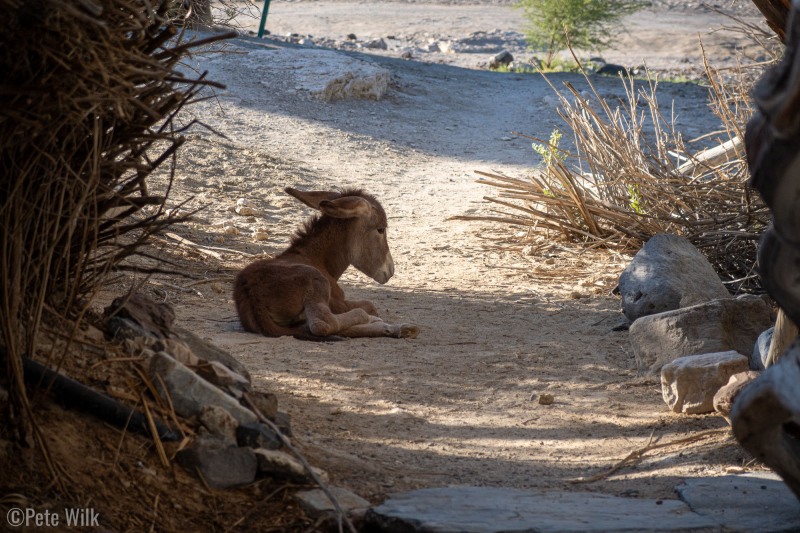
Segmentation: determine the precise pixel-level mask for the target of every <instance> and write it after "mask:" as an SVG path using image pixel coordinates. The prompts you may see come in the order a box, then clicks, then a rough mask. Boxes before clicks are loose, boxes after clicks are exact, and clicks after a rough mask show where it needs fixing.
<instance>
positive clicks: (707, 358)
mask: <svg viewBox="0 0 800 533" xmlns="http://www.w3.org/2000/svg"><path fill="white" fill-rule="evenodd" d="M617 289H618V291H619V294H620V296H621V299H622V310H623V312H624V314H625V316H626V317H627V318H628V320H630V321H631V324H630V340H631V344H632V346H633V353H634V356H635V359H636V365H637V367H638V369H639V370H640V371H641V372H643V373H649V374H660V376H661V392H662V395H663V398H664V401H665V402H666V404H667V405H668V406H669V408H670V409H671V410H672V411H674V412H676V413H684V414H701V413H711V412H714V411H715V410H716V411H717V412H719V413H720V414H722V415H723V416H725V417H726V418H727V416H728V414H729V412H730V408H731V405H732V403H733V400H734V398H735V396H736V395H737V394H738V393H739V391H741V390H742V389H743V388H744V386H746V385H747V384H748V383H749V382H750V381H752V380H753V379H755V378H756V377H758V375H759V372H760V371H761V370H763V369H764V361H765V359H766V356H767V352H768V350H769V338H770V335H771V331H772V330H771V326H772V323H773V316H772V315H773V313H772V309H771V305H770V304H769V301H768V300H767V299H766V298H762V297H760V296H755V295H751V294H743V295H740V296H736V297H734V296H732V295H731V294H730V292H729V291H728V290H727V289H726V288H725V286H724V285H723V283H722V282H721V281H720V278H719V276H718V275H717V274H716V273H715V272H714V269H713V267H712V266H711V264H710V263H709V262H708V260H706V258H705V257H704V256H703V254H701V253H700V252H699V251H698V250H697V249H696V248H695V247H694V246H693V245H692V244H691V243H689V242H688V241H687V240H685V239H683V238H682V237H679V236H676V235H670V234H659V235H655V236H654V237H652V238H651V239H650V240H649V241H648V242H647V243H646V244H645V245H644V246H643V247H642V249H641V250H640V251H639V252H638V253H637V254H636V256H635V257H634V258H633V261H632V262H631V263H630V265H628V267H627V268H626V269H625V271H624V272H623V273H622V274H621V275H620V279H619V285H618V288H617Z"/></svg>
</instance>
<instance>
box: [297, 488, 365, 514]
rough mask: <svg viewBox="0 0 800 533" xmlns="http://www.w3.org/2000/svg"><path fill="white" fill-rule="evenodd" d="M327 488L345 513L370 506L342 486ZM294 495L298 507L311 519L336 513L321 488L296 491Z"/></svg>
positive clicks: (355, 511)
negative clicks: (298, 504)
mask: <svg viewBox="0 0 800 533" xmlns="http://www.w3.org/2000/svg"><path fill="white" fill-rule="evenodd" d="M328 490H329V491H330V492H331V494H332V495H333V497H334V498H336V501H337V502H338V503H339V506H340V507H341V508H342V511H344V512H345V514H348V515H349V514H352V513H357V512H358V511H361V510H366V509H368V508H369V506H370V505H369V502H368V501H367V500H365V499H364V498H362V497H361V496H359V495H357V494H354V493H352V492H350V491H349V490H347V489H343V488H342V487H328ZM294 497H295V498H297V501H298V502H299V503H300V507H301V508H302V509H303V510H304V511H305V512H306V513H307V514H308V515H309V516H310V517H311V518H313V519H319V518H332V517H334V516H335V514H336V508H335V507H334V506H333V503H332V502H331V500H330V498H328V495H327V494H325V492H323V491H322V489H314V490H307V491H302V492H298V493H297V494H295V495H294Z"/></svg>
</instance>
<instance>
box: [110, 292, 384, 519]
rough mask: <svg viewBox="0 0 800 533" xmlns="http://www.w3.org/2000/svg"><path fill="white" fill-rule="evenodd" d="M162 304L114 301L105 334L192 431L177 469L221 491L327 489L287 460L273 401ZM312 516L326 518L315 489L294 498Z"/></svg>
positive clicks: (285, 424)
mask: <svg viewBox="0 0 800 533" xmlns="http://www.w3.org/2000/svg"><path fill="white" fill-rule="evenodd" d="M174 320H175V314H174V312H173V310H172V308H171V307H170V306H169V305H168V304H164V303H155V302H153V301H152V300H151V299H149V298H148V297H146V296H144V295H141V294H132V295H128V296H125V297H121V298H118V299H116V300H115V301H114V302H113V303H112V304H111V305H110V306H109V307H108V308H106V309H105V324H104V326H105V331H106V335H107V336H108V337H109V338H110V339H111V340H114V341H117V342H120V343H121V344H122V346H123V347H124V349H125V350H126V351H127V352H128V353H129V354H131V355H132V356H136V357H144V358H145V364H144V366H145V368H146V369H147V371H148V374H149V375H148V376H147V377H148V378H149V380H150V382H151V383H152V384H153V388H154V389H155V390H156V392H157V394H158V395H159V396H160V397H161V399H162V400H163V401H164V402H165V404H166V405H170V406H172V408H173V409H174V411H175V413H176V414H177V415H178V416H180V417H183V418H184V419H186V420H187V421H188V422H189V424H193V425H195V426H196V437H195V438H194V440H193V442H191V444H189V445H188V446H187V447H185V448H183V449H181V450H180V451H179V452H178V453H177V455H176V460H177V462H178V463H179V464H180V465H182V466H183V467H184V468H185V469H186V470H187V471H189V472H190V473H192V474H193V475H196V476H198V477H200V478H201V480H202V481H203V482H204V483H205V484H206V485H208V486H209V487H211V488H214V489H226V488H233V487H239V486H242V485H247V484H249V483H252V482H253V481H255V480H256V479H257V478H259V477H270V478H279V479H286V480H289V481H292V482H294V483H297V484H318V483H326V482H327V481H328V475H327V473H326V472H324V471H323V470H321V469H318V468H315V467H311V466H310V465H308V464H307V463H305V464H304V461H302V460H300V459H299V456H297V455H295V454H294V453H289V451H288V450H289V448H291V441H290V437H291V435H292V431H291V425H290V420H289V416H288V415H287V414H286V413H284V412H281V411H279V410H278V400H277V397H276V396H275V395H274V394H272V393H268V392H262V391H258V390H254V389H253V386H252V380H251V377H250V374H249V372H248V371H247V369H246V368H245V367H244V365H242V364H241V363H240V362H239V361H237V360H236V359H235V358H234V357H232V356H231V355H230V354H229V353H227V352H225V351H224V350H222V349H220V348H218V347H216V346H214V345H212V344H210V343H208V342H206V341H204V340H203V339H201V338H200V337H198V336H197V335H195V334H193V333H191V332H190V331H187V330H185V329H182V328H178V327H175V325H174ZM329 491H330V492H331V493H332V494H334V497H335V498H336V499H337V501H338V502H339V503H340V505H341V507H343V508H345V509H346V510H348V511H353V512H357V511H358V510H361V511H362V512H365V511H366V508H367V507H368V506H369V502H367V501H366V500H364V499H362V498H360V497H358V496H357V495H355V494H352V493H350V492H349V491H347V490H346V489H343V488H339V487H331V488H330V489H329ZM295 496H296V498H297V500H298V501H299V503H300V505H301V506H302V507H303V508H304V509H306V511H307V512H308V513H309V514H311V515H316V516H318V517H319V516H321V515H332V514H333V513H334V506H333V504H332V502H331V501H330V499H329V498H328V497H327V496H326V495H325V494H324V492H323V491H322V490H321V489H314V490H307V491H302V492H298V493H297V494H296V495H295Z"/></svg>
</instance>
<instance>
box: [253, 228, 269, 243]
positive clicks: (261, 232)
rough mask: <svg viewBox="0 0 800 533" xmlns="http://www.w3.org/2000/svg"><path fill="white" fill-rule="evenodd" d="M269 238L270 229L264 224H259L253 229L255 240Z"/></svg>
mask: <svg viewBox="0 0 800 533" xmlns="http://www.w3.org/2000/svg"><path fill="white" fill-rule="evenodd" d="M268 239H269V231H268V230H267V228H265V227H264V226H258V227H257V228H255V229H254V230H253V240H254V241H266V240H268Z"/></svg>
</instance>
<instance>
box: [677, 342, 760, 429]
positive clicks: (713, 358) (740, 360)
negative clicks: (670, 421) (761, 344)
mask: <svg viewBox="0 0 800 533" xmlns="http://www.w3.org/2000/svg"><path fill="white" fill-rule="evenodd" d="M747 368H748V359H747V357H746V356H744V355H742V354H740V353H737V352H734V351H728V352H719V353H707V354H702V355H687V356H685V357H679V358H677V359H675V360H674V361H672V362H670V363H667V364H665V365H664V366H663V367H662V368H661V395H662V396H663V397H664V401H665V402H666V403H667V405H668V406H669V408H670V409H671V410H672V411H674V412H676V413H684V414H687V415H697V414H701V413H711V412H713V411H714V395H715V394H716V393H717V391H719V390H720V388H722V386H724V385H725V384H726V383H728V380H729V379H730V377H731V376H732V375H734V374H737V373H739V372H745V371H747Z"/></svg>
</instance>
